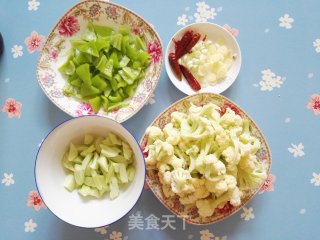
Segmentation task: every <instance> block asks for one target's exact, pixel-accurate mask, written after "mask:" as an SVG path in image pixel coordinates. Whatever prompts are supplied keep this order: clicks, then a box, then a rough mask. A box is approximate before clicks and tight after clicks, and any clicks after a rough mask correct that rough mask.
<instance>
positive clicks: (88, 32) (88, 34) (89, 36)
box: [81, 22, 97, 41]
mask: <svg viewBox="0 0 320 240" xmlns="http://www.w3.org/2000/svg"><path fill="white" fill-rule="evenodd" d="M81 38H82V39H83V40H86V41H96V39H97V36H96V33H95V32H94V28H93V24H92V23H91V22H89V24H88V27H87V28H86V29H85V30H84V32H83V33H82V35H81Z"/></svg>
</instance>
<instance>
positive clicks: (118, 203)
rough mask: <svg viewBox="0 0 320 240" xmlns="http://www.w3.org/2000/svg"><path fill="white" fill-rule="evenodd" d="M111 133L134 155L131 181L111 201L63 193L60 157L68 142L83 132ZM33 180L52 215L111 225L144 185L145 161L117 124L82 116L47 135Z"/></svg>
mask: <svg viewBox="0 0 320 240" xmlns="http://www.w3.org/2000/svg"><path fill="white" fill-rule="evenodd" d="M110 131H112V132H114V133H115V134H117V135H118V136H119V137H121V138H122V139H124V140H125V141H127V142H128V144H129V145H130V146H131V148H132V150H133V152H134V158H135V162H134V164H135V168H136V173H135V177H134V180H133V181H132V182H131V183H130V185H129V186H128V187H127V188H126V189H125V190H123V191H121V192H120V194H119V196H118V197H117V198H116V199H113V200H111V199H110V198H109V197H108V196H104V197H102V198H100V199H85V198H83V197H81V196H80V195H79V194H78V193H77V191H76V190H74V191H73V192H69V191H68V190H66V189H65V188H64V185H63V183H64V179H65V177H66V172H65V170H64V167H63V166H62V164H61V158H62V156H63V154H64V153H65V152H66V151H67V149H68V146H69V143H70V141H71V140H73V141H74V140H75V141H76V140H77V139H78V140H81V139H83V137H84V134H86V133H92V134H95V135H97V136H99V135H100V136H106V135H107V133H108V132H110ZM35 179H36V184H37V188H38V191H39V194H40V196H41V197H42V199H43V201H44V203H45V204H46V206H47V207H48V209H50V210H51V211H52V213H53V214H55V215H56V216H57V217H58V218H60V219H61V220H63V221H65V222H67V223H70V224H72V225H75V226H79V227H86V228H96V227H101V226H106V225H109V224H111V223H114V222H115V221H117V220H119V219H120V218H122V217H123V216H125V215H126V214H127V213H128V212H129V211H130V210H131V209H132V208H133V206H134V205H135V204H136V202H137V201H138V199H139V197H140V195H141V193H142V190H143V186H144V182H145V161H144V157H143V154H142V152H141V149H140V146H139V144H138V142H137V141H136V139H135V138H134V137H133V136H132V135H131V134H130V132H129V131H128V130H126V129H125V128H124V127H123V126H122V125H121V124H120V123H117V122H116V121H114V120H111V119H108V118H105V117H100V116H94V115H91V116H83V117H78V118H73V119H71V120H68V121H65V122H63V123H61V124H60V125H58V126H57V127H56V128H54V129H53V130H52V131H51V132H50V133H49V134H48V135H47V137H46V138H45V139H44V141H43V142H42V144H41V146H40V148H39V151H38V154H37V158H36V164H35ZM106 195H108V194H106Z"/></svg>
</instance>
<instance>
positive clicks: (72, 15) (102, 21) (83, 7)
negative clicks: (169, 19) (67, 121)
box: [37, 0, 162, 122]
mask: <svg viewBox="0 0 320 240" xmlns="http://www.w3.org/2000/svg"><path fill="white" fill-rule="evenodd" d="M89 21H90V22H93V23H94V24H99V25H107V26H111V27H113V28H118V27H119V26H121V25H127V26H130V28H131V31H132V32H133V33H134V34H137V35H139V36H140V37H141V38H142V39H143V40H144V41H145V42H146V43H147V49H148V53H149V54H150V56H151V64H150V66H149V67H148V69H147V71H146V76H145V78H144V79H143V80H142V81H141V82H140V84H139V86H138V87H137V89H136V91H135V94H134V95H133V96H132V97H131V98H130V99H127V100H126V101H127V103H128V106H127V107H124V108H121V109H116V110H114V111H111V112H104V111H103V110H102V109H101V110H100V111H99V112H98V113H97V115H100V116H105V117H109V118H112V119H114V120H116V121H118V122H123V121H125V120H127V119H129V118H130V117H132V116H133V115H134V114H135V113H137V112H138V111H139V110H140V109H141V108H142V107H143V106H144V104H145V103H146V102H147V101H148V99H149V98H150V96H151V95H152V92H153V91H154V89H155V87H156V85H157V83H158V81H159V78H160V73H161V69H162V44H161V40H160V37H159V36H158V34H157V33H156V31H155V30H154V29H153V27H152V26H151V25H150V24H149V23H147V21H146V20H144V19H143V18H141V17H140V16H139V15H137V14H136V13H134V12H132V11H130V10H129V9H126V8H124V7H122V6H119V5H116V4H114V3H109V2H105V1H95V0H88V1H83V2H81V3H78V4H76V5H75V6H73V7H72V8H71V9H70V10H69V11H68V12H67V13H65V14H64V15H63V16H62V18H61V19H60V20H59V21H58V23H57V24H56V25H55V27H54V28H53V30H52V31H51V33H50V35H49V36H48V39H47V41H46V43H45V45H44V47H43V50H42V52H41V55H40V57H39V60H38V65H37V78H38V82H39V84H40V86H41V88H42V90H43V91H44V93H45V94H46V95H47V96H48V98H49V99H50V100H51V101H52V102H53V103H54V104H55V105H56V106H57V107H59V108H60V109H61V110H62V111H64V112H65V113H67V114H69V115H70V116H73V117H76V116H81V115H88V114H93V113H94V112H93V109H92V107H91V106H90V104H88V103H86V102H81V101H78V100H76V99H75V98H73V97H67V96H65V95H64V94H63V87H64V84H65V81H66V80H65V79H64V78H63V76H62V75H61V74H60V72H59V71H58V67H59V66H61V65H62V64H63V63H64V62H65V61H66V59H67V55H68V50H69V49H70V47H71V44H70V41H69V40H70V39H80V36H81V33H82V32H83V31H84V30H85V29H86V27H87V25H88V22H89Z"/></svg>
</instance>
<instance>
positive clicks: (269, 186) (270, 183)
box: [259, 174, 276, 193]
mask: <svg viewBox="0 0 320 240" xmlns="http://www.w3.org/2000/svg"><path fill="white" fill-rule="evenodd" d="M275 181H276V176H275V175H273V174H270V175H269V176H268V178H267V180H266V181H265V182H264V183H263V185H262V187H261V188H260V190H259V193H263V192H264V191H268V192H273V191H274V187H273V185H274V182H275Z"/></svg>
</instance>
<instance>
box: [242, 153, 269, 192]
mask: <svg viewBox="0 0 320 240" xmlns="http://www.w3.org/2000/svg"><path fill="white" fill-rule="evenodd" d="M266 178H267V169H266V166H265V164H263V163H261V162H259V161H258V160H257V158H256V156H255V155H250V156H247V157H244V158H242V159H241V161H240V163H239V167H238V174H237V181H238V186H239V188H240V189H241V190H247V189H253V188H256V187H258V186H259V185H261V184H262V183H263V182H264V181H265V180H266Z"/></svg>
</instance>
